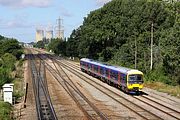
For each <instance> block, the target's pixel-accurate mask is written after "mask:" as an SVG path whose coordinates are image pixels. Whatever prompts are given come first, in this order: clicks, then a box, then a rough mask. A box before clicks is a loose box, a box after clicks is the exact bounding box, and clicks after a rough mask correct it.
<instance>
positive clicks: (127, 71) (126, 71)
mask: <svg viewBox="0 0 180 120" xmlns="http://www.w3.org/2000/svg"><path fill="white" fill-rule="evenodd" d="M81 61H84V62H88V63H91V64H95V65H99V66H101V67H105V68H108V69H112V70H115V71H120V72H121V73H124V74H143V73H142V72H141V71H139V70H135V69H130V68H126V67H121V66H112V65H108V64H104V63H101V62H97V61H94V60H92V59H88V58H82V59H81Z"/></svg>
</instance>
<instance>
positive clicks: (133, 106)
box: [31, 54, 180, 120]
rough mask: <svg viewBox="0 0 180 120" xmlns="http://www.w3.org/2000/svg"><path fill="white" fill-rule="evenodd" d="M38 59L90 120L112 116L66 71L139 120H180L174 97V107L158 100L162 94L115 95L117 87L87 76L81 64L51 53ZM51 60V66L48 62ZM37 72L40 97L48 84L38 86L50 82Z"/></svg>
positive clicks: (105, 119)
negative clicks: (84, 92) (139, 119)
mask: <svg viewBox="0 0 180 120" xmlns="http://www.w3.org/2000/svg"><path fill="white" fill-rule="evenodd" d="M36 57H39V59H41V61H40V63H39V71H43V69H44V68H43V67H42V66H46V69H47V70H48V71H49V72H50V73H51V75H52V76H53V77H54V78H55V79H56V80H57V81H58V83H59V84H60V85H61V86H62V87H63V88H64V90H65V91H66V92H67V93H68V94H69V96H71V98H72V99H73V100H74V101H75V102H76V104H77V106H78V107H79V108H80V109H81V111H82V112H83V113H84V115H85V116H86V117H87V119H103V120H107V119H108V118H109V116H108V114H106V113H104V112H102V110H101V109H99V108H97V107H96V106H95V105H94V104H93V103H92V102H91V101H90V100H89V99H88V98H87V97H86V96H85V95H84V94H83V93H82V92H81V90H80V89H79V88H78V87H77V85H75V84H74V82H73V81H72V78H70V77H69V75H68V74H67V73H66V71H69V72H71V73H72V74H73V75H75V76H77V77H78V78H80V79H81V80H83V81H84V82H86V83H87V84H89V85H91V86H93V87H94V88H95V89H97V90H98V91H100V92H101V93H103V94H104V95H106V96H108V97H109V98H110V99H112V100H113V101H115V102H117V103H118V104H120V105H122V106H124V107H126V108H127V109H129V110H130V111H131V112H133V113H134V114H135V115H137V116H139V118H141V119H146V120H152V119H153V120H154V119H158V120H161V119H166V120H169V119H171V120H180V109H179V108H180V106H179V107H177V106H173V105H174V104H173V103H172V102H177V101H171V99H170V98H167V99H169V101H171V104H170V103H169V102H165V100H164V101H163V100H161V98H163V97H162V96H161V98H158V95H156V97H153V95H148V94H146V93H144V94H141V95H127V94H123V92H122V91H120V90H119V92H115V90H116V91H117V90H118V89H115V88H113V90H112V89H111V88H110V87H105V86H104V85H102V82H100V81H98V80H96V79H95V78H92V77H90V76H89V75H87V74H85V73H83V72H82V71H81V70H80V66H79V65H77V64H76V65H75V64H72V62H69V61H66V60H64V59H61V58H59V57H56V56H53V55H50V54H39V55H37V56H36ZM47 59H48V60H50V61H51V65H50V64H49V63H48V62H47V61H46V60H47ZM31 61H32V60H31ZM31 64H32V65H31V66H32V67H31V68H33V63H31ZM52 64H53V65H52ZM41 67H42V68H41ZM33 69H34V70H33ZM33 69H32V73H33V75H32V77H33V78H36V79H41V80H39V81H40V82H38V83H36V81H37V80H36V79H34V80H33V81H34V82H33V84H36V85H34V86H35V88H34V89H35V90H34V94H35V95H36V96H37V94H38V95H40V94H39V92H42V91H44V93H45V94H48V91H47V90H48V89H47V85H46V86H44V87H42V88H41V89H39V90H37V87H38V86H39V84H41V85H40V86H43V85H44V84H45V83H46V80H45V77H44V76H45V75H44V74H43V72H38V70H37V68H33ZM35 69H36V70H35ZM34 73H36V74H34ZM43 79H44V80H43ZM45 91H46V92H45ZM45 96H46V95H45ZM44 98H46V100H47V101H48V100H50V97H44ZM37 99H39V98H38V97H37V98H36V99H35V100H36V104H39V103H38V101H40V100H37ZM51 105H52V104H51ZM39 106H42V105H39ZM46 106H50V105H46ZM49 109H51V107H50V108H48V111H49ZM40 111H42V110H41V108H38V107H37V113H38V114H41V113H42V112H40ZM49 114H50V115H53V113H48V115H49ZM54 114H55V113H54ZM51 118H52V117H51ZM55 119H56V118H55Z"/></svg>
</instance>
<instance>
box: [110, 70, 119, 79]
mask: <svg viewBox="0 0 180 120" xmlns="http://www.w3.org/2000/svg"><path fill="white" fill-rule="evenodd" d="M110 77H111V79H114V80H117V79H118V74H117V72H114V71H111V72H110Z"/></svg>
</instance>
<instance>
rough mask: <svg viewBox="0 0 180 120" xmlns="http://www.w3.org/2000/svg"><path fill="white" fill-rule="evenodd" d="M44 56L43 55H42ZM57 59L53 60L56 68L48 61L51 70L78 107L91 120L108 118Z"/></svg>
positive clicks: (105, 119)
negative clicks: (78, 86)
mask: <svg viewBox="0 0 180 120" xmlns="http://www.w3.org/2000/svg"><path fill="white" fill-rule="evenodd" d="M41 58H42V56H41ZM56 62H57V61H56V60H54V59H53V60H52V63H53V65H54V68H55V69H54V68H53V67H52V66H51V65H49V64H48V63H46V66H47V68H48V69H49V72H50V73H51V74H52V75H53V76H54V78H55V79H56V80H57V81H58V82H59V84H60V85H61V86H62V87H63V88H64V89H65V90H66V92H67V93H68V94H69V95H70V96H71V97H72V98H73V100H74V101H75V102H76V103H77V105H78V107H79V108H80V109H81V110H82V111H83V113H84V114H85V115H86V117H87V118H88V119H90V120H94V119H102V120H107V119H108V118H107V116H106V115H105V114H104V113H102V112H101V111H100V110H99V109H98V108H97V107H96V106H95V105H94V104H93V103H92V102H91V101H90V100H89V99H88V98H87V97H86V96H85V95H84V94H83V93H82V92H81V91H80V90H79V89H78V88H77V86H76V85H75V84H74V83H73V81H72V80H71V78H69V76H68V75H67V74H66V73H65V71H64V70H63V68H62V67H61V66H59V65H58V64H56Z"/></svg>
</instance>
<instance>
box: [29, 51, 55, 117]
mask: <svg viewBox="0 0 180 120" xmlns="http://www.w3.org/2000/svg"><path fill="white" fill-rule="evenodd" d="M28 59H29V60H30V66H31V72H32V83H33V90H34V96H35V103H36V111H37V119H38V120H57V117H56V113H55V111H54V108H53V105H52V103H51V100H50V96H49V93H48V88H47V82H46V77H45V76H46V75H45V66H44V64H43V63H42V61H41V60H40V61H39V66H37V65H36V64H37V63H36V61H37V60H36V61H35V59H36V58H35V56H34V55H33V54H29V55H28Z"/></svg>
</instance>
